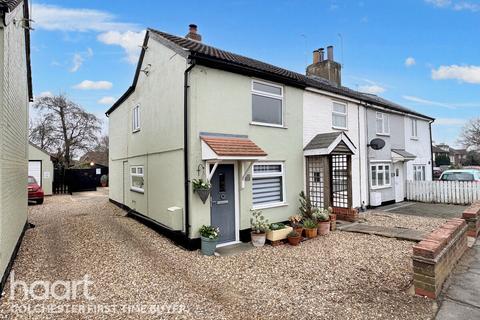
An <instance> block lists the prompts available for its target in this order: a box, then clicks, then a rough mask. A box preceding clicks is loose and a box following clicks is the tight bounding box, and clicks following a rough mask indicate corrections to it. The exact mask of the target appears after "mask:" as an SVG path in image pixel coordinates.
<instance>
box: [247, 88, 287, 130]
mask: <svg viewBox="0 0 480 320" xmlns="http://www.w3.org/2000/svg"><path fill="white" fill-rule="evenodd" d="M252 122H253V123H257V124H267V125H273V126H279V127H281V126H283V87H282V86H277V85H273V84H270V83H266V82H260V81H256V80H254V81H252Z"/></svg>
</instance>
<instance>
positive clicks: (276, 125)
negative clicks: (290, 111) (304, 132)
mask: <svg viewBox="0 0 480 320" xmlns="http://www.w3.org/2000/svg"><path fill="white" fill-rule="evenodd" d="M254 83H259V84H263V85H267V86H271V87H275V88H279V89H280V91H281V92H282V94H281V95H278V94H274V93H269V92H264V91H259V90H255V89H254V88H253V85H254ZM283 91H284V89H283V86H281V85H278V84H274V83H271V82H265V81H261V80H252V86H251V94H252V96H253V95H257V96H262V97H268V98H273V99H278V100H280V101H281V104H282V123H281V124H277V123H268V122H260V121H254V120H253V99H252V122H251V124H254V125H259V126H266V127H277V128H284V127H285V111H284V101H283Z"/></svg>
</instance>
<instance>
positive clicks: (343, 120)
mask: <svg viewBox="0 0 480 320" xmlns="http://www.w3.org/2000/svg"><path fill="white" fill-rule="evenodd" d="M332 124H333V127H334V128H336V129H347V105H346V104H344V103H340V102H334V103H333V108H332Z"/></svg>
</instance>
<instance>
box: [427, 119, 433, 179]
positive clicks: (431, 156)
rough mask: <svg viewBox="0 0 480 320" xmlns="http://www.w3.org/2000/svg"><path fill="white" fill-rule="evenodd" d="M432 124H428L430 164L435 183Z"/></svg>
mask: <svg viewBox="0 0 480 320" xmlns="http://www.w3.org/2000/svg"><path fill="white" fill-rule="evenodd" d="M432 122H433V121H430V122H429V123H428V129H429V130H430V163H431V164H432V166H431V169H432V181H433V166H434V164H433V144H432Z"/></svg>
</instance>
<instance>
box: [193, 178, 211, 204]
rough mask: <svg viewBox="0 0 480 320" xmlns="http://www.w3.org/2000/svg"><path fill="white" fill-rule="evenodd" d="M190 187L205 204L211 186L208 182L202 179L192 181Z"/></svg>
mask: <svg viewBox="0 0 480 320" xmlns="http://www.w3.org/2000/svg"><path fill="white" fill-rule="evenodd" d="M192 185H193V191H194V192H196V193H197V194H198V196H199V197H200V200H202V202H203V203H205V201H207V199H208V196H209V195H210V191H211V190H212V185H211V184H210V182H208V181H204V180H203V179H193V180H192Z"/></svg>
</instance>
